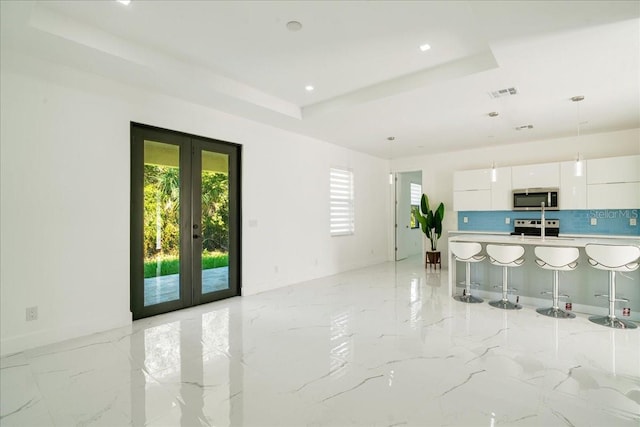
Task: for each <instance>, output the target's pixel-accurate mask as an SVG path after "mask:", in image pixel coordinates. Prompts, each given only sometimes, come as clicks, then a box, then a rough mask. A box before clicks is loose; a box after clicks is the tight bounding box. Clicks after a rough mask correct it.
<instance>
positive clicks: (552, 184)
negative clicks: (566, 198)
mask: <svg viewBox="0 0 640 427" xmlns="http://www.w3.org/2000/svg"><path fill="white" fill-rule="evenodd" d="M511 182H512V185H513V189H514V190H521V189H526V188H558V187H560V164H559V163H544V164H540V165H524V166H513V167H512V168H511Z"/></svg>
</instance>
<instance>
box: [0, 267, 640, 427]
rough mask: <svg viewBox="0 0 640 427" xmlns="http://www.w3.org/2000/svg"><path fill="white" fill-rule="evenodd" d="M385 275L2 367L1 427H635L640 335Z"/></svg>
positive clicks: (302, 287) (116, 335) (100, 338)
mask: <svg viewBox="0 0 640 427" xmlns="http://www.w3.org/2000/svg"><path fill="white" fill-rule="evenodd" d="M446 276H447V275H446V271H443V272H442V273H440V272H437V273H433V272H426V271H425V270H424V268H423V267H422V266H421V265H420V261H419V260H406V261H402V262H399V263H395V264H394V263H386V264H382V265H378V266H374V267H370V268H365V269H361V270H356V271H351V272H348V273H344V274H339V275H336V276H332V277H328V278H324V279H319V280H314V281H311V282H306V283H301V284H298V285H296V286H291V287H287V288H283V289H279V290H275V291H270V292H265V293H262V294H260V295H254V296H247V297H241V298H234V299H230V300H226V301H222V302H217V303H213V304H208V305H204V306H200V307H196V308H192V309H188V310H183V311H180V312H174V313H170V314H167V315H162V316H156V317H153V318H149V319H144V320H142V321H137V322H135V323H134V324H133V325H132V326H131V327H126V328H122V329H117V330H111V331H108V332H104V333H99V334H95V335H92V336H89V337H85V338H81V339H75V340H72V341H67V342H63V343H59V344H55V345H50V346H46V347H41V348H37V349H34V350H29V351H25V352H23V353H19V354H15V355H12V356H9V357H5V358H2V360H1V361H2V371H1V378H0V380H1V381H0V382H1V387H2V388H1V392H2V395H1V408H0V409H1V413H0V414H1V417H2V418H1V419H0V424H2V425H3V426H4V425H6V426H10V425H15V426H49V425H56V426H73V425H78V426H89V425H100V426H129V425H134V426H200V425H205V426H499V425H507V426H554V425H555V426H635V427H637V426H638V423H639V422H640V332H639V331H640V329H636V330H612V329H608V328H605V327H602V326H598V325H595V324H593V323H591V322H589V321H588V320H587V316H586V315H580V314H578V317H577V318H575V319H570V320H564V319H563V320H557V319H552V318H547V317H544V316H540V315H538V314H537V313H536V312H535V310H534V308H535V307H527V306H525V307H524V309H523V310H520V311H503V310H500V309H496V308H493V307H490V306H489V305H488V304H486V303H485V304H464V303H460V302H457V301H454V300H453V299H452V298H451V297H449V296H448V295H447V291H446V289H447V287H446Z"/></svg>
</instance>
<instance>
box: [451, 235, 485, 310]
mask: <svg viewBox="0 0 640 427" xmlns="http://www.w3.org/2000/svg"><path fill="white" fill-rule="evenodd" d="M449 249H450V250H451V253H453V256H455V257H456V261H460V262H464V263H465V264H466V277H465V289H464V291H463V294H462V295H456V296H455V297H453V299H455V300H456V301H460V302H467V303H480V302H483V301H484V300H483V299H482V298H478V297H474V296H473V295H471V263H472V262H480V261H483V260H484V259H485V258H486V257H485V256H484V255H480V252H482V245H481V244H480V243H474V242H451V243H449Z"/></svg>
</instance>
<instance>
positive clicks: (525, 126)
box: [516, 125, 533, 130]
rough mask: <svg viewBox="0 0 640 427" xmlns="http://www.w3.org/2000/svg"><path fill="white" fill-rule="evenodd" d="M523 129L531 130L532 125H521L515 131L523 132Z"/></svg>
mask: <svg viewBox="0 0 640 427" xmlns="http://www.w3.org/2000/svg"><path fill="white" fill-rule="evenodd" d="M525 129H533V125H522V126H518V127H517V128H516V130H525Z"/></svg>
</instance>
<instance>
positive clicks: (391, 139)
mask: <svg viewBox="0 0 640 427" xmlns="http://www.w3.org/2000/svg"><path fill="white" fill-rule="evenodd" d="M395 139H396V137H395V136H390V137H387V141H389V185H393V171H392V165H391V163H392V161H393V141H395Z"/></svg>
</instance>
